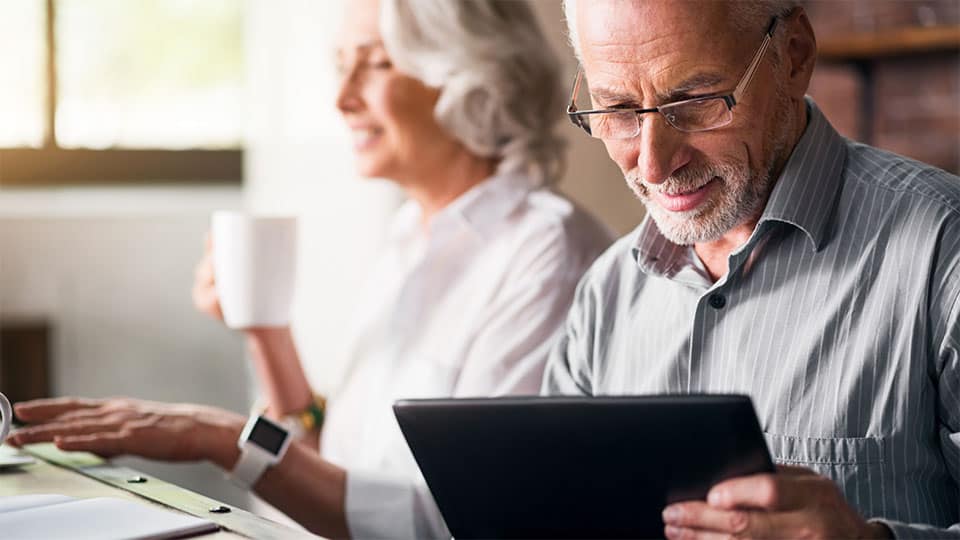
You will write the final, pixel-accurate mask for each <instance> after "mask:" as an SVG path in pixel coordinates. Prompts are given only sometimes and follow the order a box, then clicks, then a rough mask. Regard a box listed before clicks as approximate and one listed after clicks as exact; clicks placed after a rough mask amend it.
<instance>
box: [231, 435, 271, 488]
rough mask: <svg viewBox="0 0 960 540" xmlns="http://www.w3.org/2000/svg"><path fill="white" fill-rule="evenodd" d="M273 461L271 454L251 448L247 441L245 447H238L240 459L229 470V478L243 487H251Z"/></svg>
mask: <svg viewBox="0 0 960 540" xmlns="http://www.w3.org/2000/svg"><path fill="white" fill-rule="evenodd" d="M273 461H274V460H273V456H271V455H270V454H268V453H267V452H264V451H263V450H259V449H257V448H251V447H250V443H247V444H246V445H245V448H241V449H240V459H238V460H237V464H236V465H234V466H233V470H232V471H230V480H232V481H234V482H235V483H237V484H240V485H241V486H243V487H246V488H253V486H254V484H256V483H257V480H259V479H260V477H261V476H262V475H263V473H264V471H266V470H267V467H269V466H270V465H272V464H273Z"/></svg>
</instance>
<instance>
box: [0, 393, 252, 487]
mask: <svg viewBox="0 0 960 540" xmlns="http://www.w3.org/2000/svg"><path fill="white" fill-rule="evenodd" d="M14 410H15V412H16V414H17V417H19V418H20V419H21V420H22V421H24V422H26V423H28V424H32V425H30V426H29V427H25V428H23V429H20V430H17V431H15V432H13V433H11V435H10V438H9V439H8V442H9V443H11V444H13V445H14V446H22V445H24V444H30V443H37V442H48V441H53V443H54V444H56V446H57V447H58V448H60V449H61V450H71V451H75V450H82V451H88V452H93V453H95V454H98V455H100V456H103V457H112V456H117V455H125V454H129V455H135V456H141V457H145V458H149V459H156V460H160V461H199V460H210V461H213V462H214V463H216V464H217V465H220V466H221V467H222V468H224V469H226V470H230V469H232V468H233V465H234V464H235V463H236V460H237V459H238V456H239V450H238V449H237V439H238V438H239V437H240V432H241V431H242V430H243V426H244V424H245V422H246V418H244V417H243V416H241V415H239V414H236V413H233V412H230V411H226V410H222V409H217V408H214V407H206V406H202V405H190V404H168V403H159V402H154V401H141V400H134V399H127V398H110V399H82V398H56V399H40V400H36V401H28V402H25V403H18V404H17V405H16V406H15V407H14Z"/></svg>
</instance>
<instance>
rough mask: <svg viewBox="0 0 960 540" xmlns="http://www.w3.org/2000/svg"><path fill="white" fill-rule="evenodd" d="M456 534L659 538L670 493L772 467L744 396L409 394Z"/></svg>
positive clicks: (419, 445)
mask: <svg viewBox="0 0 960 540" xmlns="http://www.w3.org/2000/svg"><path fill="white" fill-rule="evenodd" d="M393 409H394V413H395V414H396V417H397V421H398V422H399V424H400V429H401V430H402V431H403V435H404V437H405V438H406V440H407V444H409V446H410V449H411V451H412V452H413V456H414V458H416V460H417V463H418V464H419V466H420V469H421V471H422V472H423V476H424V478H425V479H426V481H427V485H428V486H429V488H430V491H431V492H432V494H433V496H434V498H435V499H436V502H437V505H438V507H439V508H440V512H441V513H442V514H443V517H444V520H445V521H446V524H447V527H448V528H449V529H450V532H451V533H452V534H453V536H454V537H455V538H458V539H460V538H657V537H662V536H663V527H664V525H663V521H662V519H661V517H660V516H661V512H662V511H663V508H664V507H665V506H666V505H667V504H669V503H672V502H677V501H683V500H692V499H701V500H702V499H704V498H705V497H706V494H707V492H708V491H709V489H710V487H711V486H713V485H714V484H716V483H718V482H720V481H721V480H725V479H728V478H733V477H736V476H743V475H748V474H753V473H760V472H773V471H774V467H773V463H772V461H771V460H770V454H769V452H768V451H767V446H766V442H765V440H764V438H763V433H762V431H761V430H760V425H759V423H758V421H757V416H756V413H755V411H754V408H753V403H752V402H751V401H750V398H749V397H747V396H738V395H670V396H641V397H595V398H567V397H555V398H554V397H523V398H492V399H428V400H401V401H398V402H396V403H395V404H394V406H393Z"/></svg>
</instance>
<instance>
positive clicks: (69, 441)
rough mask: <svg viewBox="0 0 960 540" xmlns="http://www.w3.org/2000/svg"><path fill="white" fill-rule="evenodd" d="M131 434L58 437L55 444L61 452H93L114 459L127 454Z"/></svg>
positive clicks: (122, 432) (120, 432) (121, 432)
mask: <svg viewBox="0 0 960 540" xmlns="http://www.w3.org/2000/svg"><path fill="white" fill-rule="evenodd" d="M128 440H129V433H127V432H124V431H119V432H116V433H97V434H93V435H75V436H66V437H57V438H56V439H54V444H56V446H57V448H59V449H61V450H66V451H70V452H93V453H94V454H97V455H98V456H101V457H107V458H108V457H113V456H119V455H121V454H125V453H126V451H125V449H124V448H125V446H126V443H127V441H128Z"/></svg>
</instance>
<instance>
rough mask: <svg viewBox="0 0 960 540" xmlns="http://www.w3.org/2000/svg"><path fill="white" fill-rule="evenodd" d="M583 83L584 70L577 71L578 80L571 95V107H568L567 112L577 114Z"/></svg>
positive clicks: (574, 83)
mask: <svg viewBox="0 0 960 540" xmlns="http://www.w3.org/2000/svg"><path fill="white" fill-rule="evenodd" d="M582 82H583V68H580V69H578V70H577V78H576V80H575V81H574V82H573V93H572V94H571V95H570V105H568V106H567V112H568V113H573V112H577V94H578V93H580V83H582Z"/></svg>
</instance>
